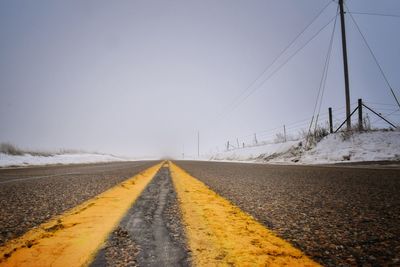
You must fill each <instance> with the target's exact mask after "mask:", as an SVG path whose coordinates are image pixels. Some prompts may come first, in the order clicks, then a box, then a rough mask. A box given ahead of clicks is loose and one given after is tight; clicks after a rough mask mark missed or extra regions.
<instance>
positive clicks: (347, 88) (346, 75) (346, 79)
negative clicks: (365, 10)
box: [339, 0, 351, 130]
mask: <svg viewBox="0 0 400 267" xmlns="http://www.w3.org/2000/svg"><path fill="white" fill-rule="evenodd" d="M343 1H344V0H339V8H340V24H341V29H342V50H343V70H344V86H345V94H346V118H348V120H347V130H350V129H351V117H350V113H351V112H350V83H349V67H348V65H347V44H346V24H345V21H344V14H345V11H344V7H343Z"/></svg>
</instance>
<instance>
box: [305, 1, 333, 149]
mask: <svg viewBox="0 0 400 267" xmlns="http://www.w3.org/2000/svg"><path fill="white" fill-rule="evenodd" d="M338 9H339V7H338V8H337V10H336V16H335V22H334V24H333V29H332V34H331V38H330V41H329V46H328V51H327V53H326V57H325V63H324V68H323V71H322V76H321V80H320V83H319V87H318V93H317V98H316V100H315V104H314V110H313V115H312V117H311V121H310V125H309V127H308V132H307V133H308V134H307V139H306V145H305V146H307V143H308V136H309V135H310V133H311V128H312V124H313V122H314V118H315V112H316V110H317V106H318V102H322V94H321V91H322V88H324V89H325V82H326V76H327V69H328V66H329V61H330V57H331V52H332V46H333V37H334V35H335V30H336V22H337V13H338ZM320 97H321V98H320ZM320 111H321V106H320V108H319V112H320ZM318 117H319V114H318V116H317V118H316V120H315V129H314V131H315V130H316V128H317V123H318Z"/></svg>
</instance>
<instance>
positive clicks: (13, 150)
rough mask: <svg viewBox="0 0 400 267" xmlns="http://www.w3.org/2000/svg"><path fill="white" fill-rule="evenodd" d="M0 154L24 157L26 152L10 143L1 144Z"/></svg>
mask: <svg viewBox="0 0 400 267" xmlns="http://www.w3.org/2000/svg"><path fill="white" fill-rule="evenodd" d="M0 153H4V154H8V155H14V156H20V155H24V152H23V151H22V150H21V149H19V148H18V147H16V146H14V145H13V144H10V143H0Z"/></svg>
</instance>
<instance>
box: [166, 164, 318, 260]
mask: <svg viewBox="0 0 400 267" xmlns="http://www.w3.org/2000/svg"><path fill="white" fill-rule="evenodd" d="M170 170H171V176H172V180H173V182H174V185H175V189H176V192H177V195H178V200H179V205H180V208H181V212H182V217H183V222H184V224H185V229H186V235H187V239H188V245H189V247H190V249H191V251H192V256H193V263H194V264H195V265H197V266H232V265H234V266H319V264H318V263H316V262H314V261H312V260H311V259H310V258H308V257H307V256H306V255H305V254H304V253H302V252H301V251H300V250H298V249H296V248H294V247H293V246H292V245H291V244H289V243H288V242H287V241H285V240H283V239H281V238H279V237H277V236H276V235H275V234H274V233H273V232H272V231H270V230H268V229H267V228H266V227H265V226H263V225H262V224H260V223H259V222H257V221H256V220H255V219H254V218H253V217H251V216H250V215H248V214H247V213H245V212H243V211H242V210H240V209H239V208H238V207H236V206H234V205H233V204H232V203H230V202H229V201H227V200H226V199H224V198H222V197H221V196H219V195H218V194H217V193H215V192H214V191H212V190H210V189H209V188H208V187H207V186H206V185H205V184H203V183H202V182H200V181H199V180H197V179H196V178H194V177H192V176H191V175H189V174H188V173H187V172H185V171H184V170H183V169H181V168H179V167H178V166H177V165H175V164H173V163H171V162H170Z"/></svg>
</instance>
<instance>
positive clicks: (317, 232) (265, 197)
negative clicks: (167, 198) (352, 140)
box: [177, 161, 400, 266]
mask: <svg viewBox="0 0 400 267" xmlns="http://www.w3.org/2000/svg"><path fill="white" fill-rule="evenodd" d="M177 164H178V165H179V166H181V167H182V168H184V169H185V170H186V171H188V172H189V173H190V174H192V175H193V176H194V177H196V178H198V179H199V180H201V181H203V182H204V183H206V184H207V185H208V186H209V187H210V188H211V189H213V190H214V191H216V192H217V193H219V194H220V195H222V196H223V197H225V198H227V199H229V200H230V201H232V202H233V203H234V204H236V205H238V206H239V207H240V208H241V209H243V210H244V211H246V212H248V213H249V214H251V215H253V216H254V217H255V218H257V219H258V220H259V221H260V222H262V223H263V224H265V225H266V226H268V227H269V228H270V229H272V230H274V231H275V232H276V233H278V234H279V235H280V236H281V237H283V238H284V239H286V240H289V241H290V242H291V243H293V244H294V245H296V246H297V247H298V248H300V249H301V250H302V251H304V252H305V253H306V254H308V255H310V256H311V257H312V258H314V259H316V260H317V261H319V262H320V263H323V264H325V265H329V266H339V265H346V264H349V265H363V264H365V263H370V264H373V265H374V266H375V265H390V264H394V265H400V223H399V222H400V169H394V168H393V166H390V167H389V168H388V169H384V168H383V166H379V167H378V168H377V169H375V168H368V167H366V166H362V167H357V166H355V167H351V166H349V165H346V166H323V167H321V166H282V165H265V164H247V163H246V164H240V163H221V162H202V161H178V162H177Z"/></svg>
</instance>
